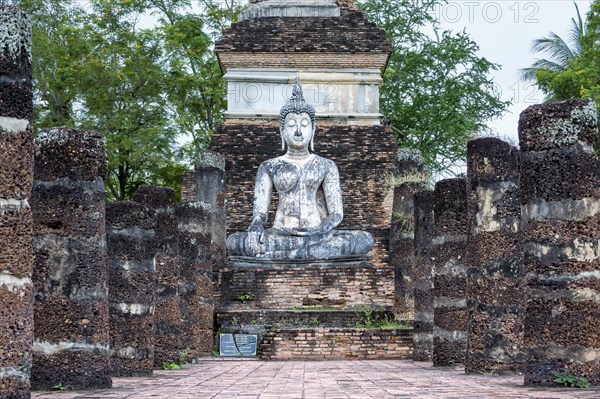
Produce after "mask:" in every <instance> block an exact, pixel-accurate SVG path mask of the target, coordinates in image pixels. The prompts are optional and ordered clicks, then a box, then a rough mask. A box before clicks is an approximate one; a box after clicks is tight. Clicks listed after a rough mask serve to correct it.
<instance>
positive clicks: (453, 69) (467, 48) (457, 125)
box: [360, 0, 508, 172]
mask: <svg viewBox="0 0 600 399" xmlns="http://www.w3.org/2000/svg"><path fill="white" fill-rule="evenodd" d="M436 4H438V0H426V1H423V2H414V1H411V0H396V1H385V0H366V1H365V2H363V3H361V4H360V6H361V8H362V9H363V11H364V12H365V13H366V14H367V15H368V17H369V19H370V20H371V21H373V22H375V23H376V24H377V25H378V26H379V27H380V28H382V29H384V30H385V31H386V34H387V37H388V40H390V42H391V43H392V46H393V50H392V54H391V57H390V60H389V64H388V68H387V70H386V71H385V74H384V82H383V87H382V92H381V96H382V97H381V105H382V107H381V108H382V113H383V115H384V118H385V121H386V123H387V124H388V125H389V126H390V127H391V128H392V129H393V131H394V133H395V135H396V138H397V141H398V144H399V145H400V146H401V147H411V148H416V149H419V150H420V151H421V152H422V154H423V156H424V159H425V163H426V165H427V166H428V167H429V168H430V169H431V170H432V171H434V172H439V171H448V170H449V168H451V167H452V166H456V165H458V164H461V163H464V159H465V157H466V143H467V141H469V140H470V139H472V138H474V137H475V135H476V134H477V133H478V132H479V131H481V130H484V129H485V128H486V125H485V122H486V121H488V120H490V119H493V118H495V117H498V116H500V115H501V114H502V112H504V111H505V110H506V107H507V106H508V103H507V102H502V101H500V100H499V99H498V97H497V96H496V94H495V93H494V89H493V81H492V80H491V79H490V78H489V77H488V74H489V72H490V71H492V70H495V69H498V65H496V64H493V63H491V62H489V61H488V60H486V59H485V58H482V57H478V56H477V54H476V53H477V51H478V49H479V48H478V47H477V44H476V43H475V42H473V41H472V40H471V39H470V38H469V36H468V35H467V34H466V33H465V32H464V31H463V32H459V33H452V32H450V31H441V30H440V29H439V24H438V22H437V21H435V19H434V18H433V13H431V10H432V9H433V8H434V7H435V6H436ZM426 29H429V30H430V31H431V32H432V33H431V34H429V35H428V34H426V33H424V32H425V30H426Z"/></svg>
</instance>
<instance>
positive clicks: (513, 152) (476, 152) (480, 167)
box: [467, 137, 520, 189]
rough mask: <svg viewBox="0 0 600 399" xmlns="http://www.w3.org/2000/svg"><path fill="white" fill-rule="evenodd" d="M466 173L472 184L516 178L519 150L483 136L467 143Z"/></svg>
mask: <svg viewBox="0 0 600 399" xmlns="http://www.w3.org/2000/svg"><path fill="white" fill-rule="evenodd" d="M467 154H468V156H467V175H468V177H469V181H470V184H471V185H472V187H471V189H473V186H474V185H481V184H482V183H485V182H497V181H508V180H518V179H519V170H520V162H519V160H520V153H519V150H518V149H517V148H515V147H513V146H511V145H510V144H508V143H506V142H504V141H502V140H500V139H497V138H494V137H484V138H479V139H476V140H471V141H469V142H468V143H467Z"/></svg>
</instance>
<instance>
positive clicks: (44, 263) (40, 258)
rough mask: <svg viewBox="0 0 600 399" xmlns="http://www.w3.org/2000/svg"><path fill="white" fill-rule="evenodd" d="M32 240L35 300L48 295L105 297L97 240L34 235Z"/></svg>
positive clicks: (104, 273)
mask: <svg viewBox="0 0 600 399" xmlns="http://www.w3.org/2000/svg"><path fill="white" fill-rule="evenodd" d="M34 243H35V246H36V251H35V263H34V271H33V282H34V284H35V286H36V301H45V300H47V299H50V298H52V297H65V298H76V299H77V300H81V301H96V300H99V299H100V298H102V299H103V300H106V296H107V294H106V293H107V291H108V289H107V279H108V269H107V267H106V252H105V250H104V248H103V246H102V245H100V244H99V242H98V241H97V240H92V241H86V240H78V239H76V238H65V239H59V240H56V239H55V237H54V236H47V237H44V236H41V237H40V236H38V237H36V238H35V239H34Z"/></svg>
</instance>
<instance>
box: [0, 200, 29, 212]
mask: <svg viewBox="0 0 600 399" xmlns="http://www.w3.org/2000/svg"><path fill="white" fill-rule="evenodd" d="M23 209H29V202H28V201H27V200H26V199H4V198H0V214H2V213H8V212H11V213H12V212H20V211H21V210H23Z"/></svg>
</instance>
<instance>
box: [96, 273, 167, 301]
mask: <svg viewBox="0 0 600 399" xmlns="http://www.w3.org/2000/svg"><path fill="white" fill-rule="evenodd" d="M108 281H109V282H110V301H111V302H112V303H119V302H126V303H142V304H148V305H150V304H151V303H152V302H153V301H154V296H155V293H154V284H155V281H156V275H155V273H154V272H152V271H150V270H148V271H139V270H124V269H121V268H116V267H111V268H110V269H109V278H108Z"/></svg>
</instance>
